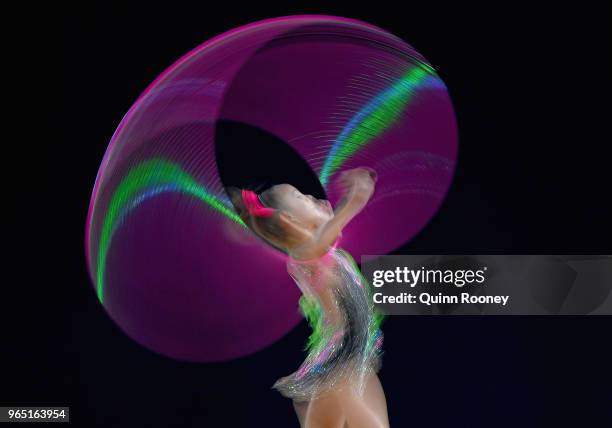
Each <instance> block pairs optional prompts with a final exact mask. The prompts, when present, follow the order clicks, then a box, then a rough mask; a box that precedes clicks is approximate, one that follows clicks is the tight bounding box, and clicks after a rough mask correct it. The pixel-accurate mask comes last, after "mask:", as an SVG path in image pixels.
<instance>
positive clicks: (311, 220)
mask: <svg viewBox="0 0 612 428" xmlns="http://www.w3.org/2000/svg"><path fill="white" fill-rule="evenodd" d="M261 200H262V202H263V203H264V205H268V206H273V207H274V208H278V209H280V210H282V211H285V212H287V213H289V214H290V215H291V216H293V217H294V218H296V219H297V220H298V221H299V222H300V223H302V224H304V225H305V226H307V227H309V228H312V229H316V228H318V227H320V226H321V225H323V224H325V223H327V222H328V221H329V220H330V219H331V218H332V217H333V216H334V210H333V209H332V206H331V204H330V203H329V201H328V200H326V199H317V198H315V197H314V196H311V195H304V194H302V192H300V191H299V190H298V189H296V188H295V187H293V186H292V185H290V184H277V185H276V186H272V187H271V188H269V189H268V190H266V191H265V192H263V193H262V194H261Z"/></svg>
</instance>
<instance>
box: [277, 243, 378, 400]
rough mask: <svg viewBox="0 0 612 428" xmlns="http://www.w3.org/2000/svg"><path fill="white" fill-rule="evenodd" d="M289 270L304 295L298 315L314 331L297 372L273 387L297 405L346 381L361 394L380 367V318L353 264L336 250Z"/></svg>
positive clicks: (295, 263) (294, 264) (292, 263)
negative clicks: (371, 373) (301, 316)
mask: <svg viewBox="0 0 612 428" xmlns="http://www.w3.org/2000/svg"><path fill="white" fill-rule="evenodd" d="M287 270H288V272H289V274H290V275H291V276H292V277H293V279H294V280H295V282H296V283H297V285H298V287H299V288H300V290H301V291H302V297H301V298H300V310H301V312H302V314H303V315H304V316H305V317H306V319H307V320H308V322H309V323H310V326H311V328H312V330H313V332H312V334H311V335H310V337H309V340H308V344H307V348H306V349H307V350H308V355H307V357H306V359H305V361H304V362H303V363H302V365H301V366H300V367H299V369H298V370H297V371H296V372H294V373H292V374H290V375H289V376H285V377H283V378H281V379H279V380H278V381H276V383H275V384H274V386H273V387H274V388H276V389H277V390H278V391H279V392H280V393H281V394H283V395H284V396H286V397H288V398H292V399H293V400H295V401H309V400H312V399H314V398H317V397H319V396H320V395H322V394H325V393H326V392H327V391H329V390H330V389H331V388H333V387H334V386H335V385H337V384H339V383H340V382H343V381H345V380H348V385H350V386H351V387H352V388H354V390H355V392H357V393H359V394H360V393H361V392H362V390H363V384H364V380H365V378H366V375H367V374H368V373H370V372H374V373H376V372H378V370H379V369H380V364H381V355H382V350H381V346H382V341H383V335H382V332H381V330H380V324H381V322H382V319H383V315H382V314H381V313H380V312H379V311H378V310H377V309H376V307H375V306H374V304H373V303H372V299H371V289H370V287H369V284H368V283H367V281H366V280H365V278H364V277H363V276H362V275H361V273H360V272H359V268H358V267H357V265H356V263H355V261H354V260H353V258H352V257H351V256H350V255H349V254H348V253H347V252H346V251H343V250H341V249H338V248H335V247H334V248H332V249H331V250H330V251H329V252H328V253H327V254H325V255H324V256H322V257H320V258H318V259H315V260H308V261H299V260H295V259H292V258H290V259H289V261H288V262H287Z"/></svg>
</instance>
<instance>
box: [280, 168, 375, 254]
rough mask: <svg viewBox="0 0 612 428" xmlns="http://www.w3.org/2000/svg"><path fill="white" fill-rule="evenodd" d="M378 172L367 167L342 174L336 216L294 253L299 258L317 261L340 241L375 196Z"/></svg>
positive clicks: (293, 251) (335, 210) (294, 249)
mask: <svg viewBox="0 0 612 428" xmlns="http://www.w3.org/2000/svg"><path fill="white" fill-rule="evenodd" d="M375 182H376V173H375V172H374V170H372V169H368V168H355V169H351V170H348V171H345V172H343V173H342V175H341V176H340V179H339V184H340V186H341V187H342V190H343V193H344V196H343V197H342V199H341V200H340V202H339V203H338V204H337V205H336V208H335V209H334V216H333V217H332V218H331V219H330V220H329V221H327V222H326V223H324V224H322V225H321V226H320V227H319V228H317V230H316V231H315V232H314V233H313V234H312V238H311V239H308V240H306V241H305V242H304V243H303V244H302V245H300V246H298V247H296V248H293V249H292V250H291V256H292V257H294V258H296V259H303V260H308V259H314V258H317V257H320V256H322V255H324V254H325V253H326V252H327V251H328V250H329V248H330V247H331V246H332V245H334V243H335V242H336V241H337V240H338V237H339V236H340V234H341V232H342V229H343V228H344V227H345V226H346V225H347V224H348V223H349V222H350V221H351V220H352V219H353V217H355V216H356V215H357V214H358V213H359V212H360V211H361V210H362V209H363V208H364V207H365V205H366V204H367V202H368V200H369V199H370V198H371V197H372V194H373V193H374V183H375Z"/></svg>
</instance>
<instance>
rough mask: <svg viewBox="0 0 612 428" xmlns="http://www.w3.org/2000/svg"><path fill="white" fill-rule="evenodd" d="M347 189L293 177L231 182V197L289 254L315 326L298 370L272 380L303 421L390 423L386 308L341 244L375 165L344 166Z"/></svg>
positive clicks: (347, 427)
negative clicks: (383, 378)
mask: <svg viewBox="0 0 612 428" xmlns="http://www.w3.org/2000/svg"><path fill="white" fill-rule="evenodd" d="M338 182H339V184H340V185H341V187H342V192H343V197H342V199H341V200H340V202H339V203H338V204H337V206H336V207H335V209H333V208H332V206H331V204H330V203H329V201H327V200H319V199H316V198H314V197H312V196H310V195H304V194H302V193H301V192H300V191H299V190H298V189H296V188H295V187H293V186H291V185H289V184H279V185H275V186H273V187H271V188H269V189H267V190H266V191H264V192H262V193H261V194H256V193H255V192H253V191H250V190H245V189H242V190H241V189H237V188H234V187H231V188H228V193H229V195H230V198H231V200H232V203H233V205H234V207H235V209H236V211H237V213H238V214H239V215H240V217H241V218H242V220H243V221H244V222H245V224H246V225H247V226H248V227H249V228H250V230H252V231H253V232H254V233H255V234H256V235H257V236H258V237H260V238H261V239H263V240H264V241H265V242H267V243H268V244H270V245H272V246H273V247H275V248H276V249H278V250H280V251H282V252H283V253H285V254H286V255H288V259H287V270H288V272H289V274H290V275H291V276H292V278H293V279H294V280H295V282H296V284H297V285H298V287H299V288H300V290H301V292H302V295H301V297H300V301H299V306H300V310H301V312H302V314H303V315H304V317H305V318H306V319H307V320H308V322H309V324H310V326H311V328H312V330H313V331H312V334H311V335H310V337H309V339H308V343H307V351H308V355H307V357H306V359H305V361H304V362H303V363H302V365H301V366H300V367H299V368H298V370H297V371H295V372H294V373H292V374H290V375H289V376H285V377H283V378H281V379H279V380H277V381H276V383H275V384H274V385H273V387H274V388H275V389H276V390H278V391H279V392H280V393H281V394H282V395H284V396H285V397H288V398H291V399H292V400H293V404H294V408H295V411H296V413H297V417H298V419H299V423H300V426H301V427H302V428H323V427H325V428H327V427H329V428H379V427H388V426H389V420H388V416H387V404H386V400H385V394H384V392H383V389H382V386H381V383H380V380H379V379H378V376H377V373H378V371H379V369H380V364H381V356H382V350H381V346H382V341H383V336H382V332H381V330H380V324H381V322H382V319H383V316H382V314H381V313H380V312H378V311H377V309H376V308H375V307H374V305H373V303H372V299H371V289H370V287H369V284H368V283H367V281H366V280H365V279H364V278H363V276H362V275H361V273H360V272H359V269H358V267H357V265H356V263H355V262H354V260H353V259H352V257H351V256H350V255H349V254H348V253H347V252H346V251H344V250H342V249H340V248H339V247H338V240H339V237H340V236H341V233H342V229H343V228H344V227H345V226H346V225H347V224H348V222H349V221H351V219H352V218H353V217H355V216H356V215H357V214H358V213H359V212H360V211H361V210H362V209H363V208H364V207H365V205H366V204H367V202H368V200H369V199H370V197H371V196H372V194H373V192H374V185H375V182H376V173H375V172H374V171H373V170H371V169H368V168H356V169H352V170H348V171H345V172H343V173H342V174H341V175H340V177H339V180H338Z"/></svg>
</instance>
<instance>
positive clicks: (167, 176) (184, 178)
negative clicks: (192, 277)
mask: <svg viewBox="0 0 612 428" xmlns="http://www.w3.org/2000/svg"><path fill="white" fill-rule="evenodd" d="M168 191H177V192H182V193H185V194H187V195H190V196H193V197H195V198H197V199H199V200H200V201H202V202H204V203H205V204H207V205H208V206H209V207H211V208H213V209H214V210H215V211H216V212H219V213H221V214H223V215H224V216H226V217H227V218H229V219H230V220H232V221H234V222H236V223H237V224H239V225H241V226H243V227H246V225H245V224H244V222H243V221H242V220H241V219H240V217H239V216H238V215H237V214H236V213H235V212H234V210H233V209H232V208H231V206H230V205H229V203H225V202H224V201H222V200H221V199H219V198H218V197H216V196H214V195H212V194H210V193H208V192H207V191H206V189H205V188H204V187H203V186H202V185H201V184H199V183H198V182H197V181H196V180H195V179H194V178H193V177H192V176H191V175H189V174H188V173H187V172H185V171H184V170H183V169H182V168H181V167H180V166H179V165H177V164H175V163H172V162H168V161H165V160H163V159H151V160H147V161H144V162H142V163H141V164H139V165H138V166H136V167H135V168H133V169H132V170H130V171H129V172H128V174H127V175H126V176H125V177H124V178H123V180H121V183H119V186H117V188H116V189H115V192H114V193H113V196H112V198H111V201H110V204H109V206H108V209H107V212H106V215H105V217H104V222H103V224H102V230H101V233H100V245H99V248H98V263H97V270H96V279H97V280H96V292H97V295H98V299H99V300H100V303H104V272H105V268H106V257H107V253H108V249H109V247H110V243H111V240H112V237H113V233H114V231H115V230H116V229H117V226H118V225H119V224H120V223H121V221H122V220H123V219H124V218H125V217H126V215H127V214H128V213H129V212H130V211H132V210H133V209H134V208H136V207H137V206H138V205H139V204H140V203H142V202H143V201H145V200H147V199H149V198H151V197H154V196H156V195H159V194H161V193H164V192H168Z"/></svg>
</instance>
